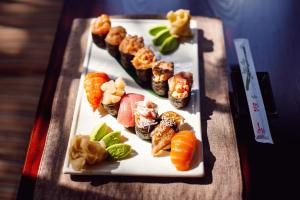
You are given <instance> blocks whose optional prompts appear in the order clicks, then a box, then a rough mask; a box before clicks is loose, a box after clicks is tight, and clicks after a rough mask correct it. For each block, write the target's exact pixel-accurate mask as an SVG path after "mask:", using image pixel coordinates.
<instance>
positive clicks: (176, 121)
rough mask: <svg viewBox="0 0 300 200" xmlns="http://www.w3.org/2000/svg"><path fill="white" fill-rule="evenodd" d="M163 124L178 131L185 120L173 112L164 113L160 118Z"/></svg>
mask: <svg viewBox="0 0 300 200" xmlns="http://www.w3.org/2000/svg"><path fill="white" fill-rule="evenodd" d="M160 119H161V122H160V123H161V124H163V125H164V126H168V127H172V128H174V129H176V130H177V129H178V128H179V126H180V125H181V124H183V122H184V118H183V117H182V116H181V115H179V114H177V113H176V112H173V111H168V112H164V113H163V114H161V116H160Z"/></svg>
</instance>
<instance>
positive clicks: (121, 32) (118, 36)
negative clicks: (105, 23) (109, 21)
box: [105, 26, 126, 45]
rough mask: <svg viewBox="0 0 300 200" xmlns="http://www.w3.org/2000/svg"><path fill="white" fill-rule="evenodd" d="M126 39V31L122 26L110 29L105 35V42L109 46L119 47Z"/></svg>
mask: <svg viewBox="0 0 300 200" xmlns="http://www.w3.org/2000/svg"><path fill="white" fill-rule="evenodd" d="M125 37H126V30H125V28H123V27H122V26H116V27H112V28H111V29H110V31H109V33H108V34H107V36H106V38H105V41H106V42H107V43H109V44H111V45H120V43H121V42H122V40H123V39H124V38H125Z"/></svg>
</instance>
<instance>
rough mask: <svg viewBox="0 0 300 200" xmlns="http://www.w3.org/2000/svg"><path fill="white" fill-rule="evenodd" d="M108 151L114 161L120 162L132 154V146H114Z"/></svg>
mask: <svg viewBox="0 0 300 200" xmlns="http://www.w3.org/2000/svg"><path fill="white" fill-rule="evenodd" d="M106 151H107V152H108V154H109V155H110V157H112V158H113V159H115V160H120V159H123V158H125V157H127V156H128V155H129V154H130V153H131V146H130V145H129V144H114V145H111V146H110V147H108V148H107V149H106Z"/></svg>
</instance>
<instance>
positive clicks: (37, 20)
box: [0, 0, 63, 200]
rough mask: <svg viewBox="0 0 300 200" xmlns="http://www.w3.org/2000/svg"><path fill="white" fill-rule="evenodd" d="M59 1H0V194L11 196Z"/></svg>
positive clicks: (34, 107) (28, 131) (52, 33)
mask: <svg viewBox="0 0 300 200" xmlns="http://www.w3.org/2000/svg"><path fill="white" fill-rule="evenodd" d="M62 3H63V1H62V0H18V1H13V0H12V1H10V0H3V1H0V35H1V36H0V199H1V200H6V199H15V198H16V193H17V191H18V186H19V181H20V178H21V172H22V167H23V164H24V159H25V155H26V150H27V145H28V142H29V138H30V133H31V129H32V125H33V124H34V119H35V113H36V110H37V106H38V101H39V96H40V92H41V89H42V84H43V80H44V76H45V71H46V68H47V64H48V59H49V55H50V50H51V47H52V42H53V40H54V33H55V31H56V26H57V23H58V19H59V15H60V11H61V7H62Z"/></svg>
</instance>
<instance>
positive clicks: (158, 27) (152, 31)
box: [149, 24, 168, 36]
mask: <svg viewBox="0 0 300 200" xmlns="http://www.w3.org/2000/svg"><path fill="white" fill-rule="evenodd" d="M167 28H168V27H167V26H166V25H161V24H160V25H156V26H153V27H152V28H150V29H149V34H150V35H152V36H156V34H157V33H158V32H160V31H162V30H164V29H167Z"/></svg>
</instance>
